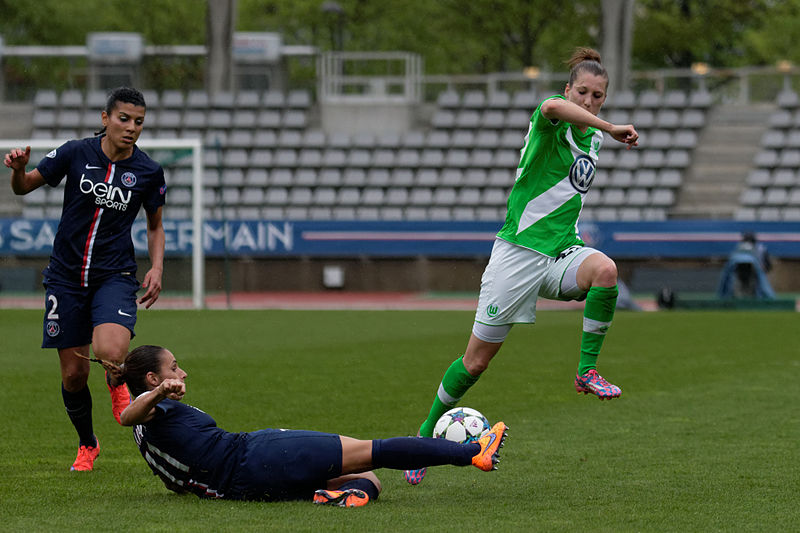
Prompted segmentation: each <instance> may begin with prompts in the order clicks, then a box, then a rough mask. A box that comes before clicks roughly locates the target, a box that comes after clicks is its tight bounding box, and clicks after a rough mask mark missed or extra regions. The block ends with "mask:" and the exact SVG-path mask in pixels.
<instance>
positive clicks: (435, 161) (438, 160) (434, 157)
mask: <svg viewBox="0 0 800 533" xmlns="http://www.w3.org/2000/svg"><path fill="white" fill-rule="evenodd" d="M443 164H444V152H443V151H442V150H439V149H433V148H426V149H424V150H422V154H421V155H420V159H419V165H420V166H421V167H430V168H440V167H441V166H442V165H443Z"/></svg>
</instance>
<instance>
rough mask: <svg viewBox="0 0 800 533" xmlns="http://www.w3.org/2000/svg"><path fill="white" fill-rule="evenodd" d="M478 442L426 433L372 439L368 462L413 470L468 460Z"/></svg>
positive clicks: (469, 462) (375, 465)
mask: <svg viewBox="0 0 800 533" xmlns="http://www.w3.org/2000/svg"><path fill="white" fill-rule="evenodd" d="M480 450H481V446H480V444H478V443H477V442H471V443H469V444H459V443H457V442H452V441H449V440H446V439H433V438H430V437H395V438H392V439H380V440H373V441H372V466H373V467H375V468H394V469H395V470H416V469H418V468H423V467H426V466H438V465H456V466H466V465H469V464H472V458H473V457H474V456H476V455H477V454H478V452H479V451H480Z"/></svg>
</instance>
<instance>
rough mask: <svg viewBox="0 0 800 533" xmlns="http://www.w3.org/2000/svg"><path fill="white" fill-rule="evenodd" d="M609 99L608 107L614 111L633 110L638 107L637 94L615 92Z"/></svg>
mask: <svg viewBox="0 0 800 533" xmlns="http://www.w3.org/2000/svg"><path fill="white" fill-rule="evenodd" d="M608 99H609V102H608V103H607V105H608V107H609V108H612V109H628V110H632V109H634V108H635V107H636V94H634V93H633V92H632V91H614V92H612V93H611V95H610V96H609V98H608Z"/></svg>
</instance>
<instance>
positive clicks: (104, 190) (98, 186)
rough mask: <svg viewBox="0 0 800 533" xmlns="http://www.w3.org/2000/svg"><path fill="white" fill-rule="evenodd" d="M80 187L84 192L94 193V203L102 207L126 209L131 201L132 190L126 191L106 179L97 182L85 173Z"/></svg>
mask: <svg viewBox="0 0 800 533" xmlns="http://www.w3.org/2000/svg"><path fill="white" fill-rule="evenodd" d="M79 187H80V189H81V192H82V193H83V194H94V197H95V198H94V203H95V204H97V205H99V206H101V207H108V208H110V209H116V210H118V211H125V210H127V209H128V203H129V202H130V201H131V191H129V190H128V191H125V190H123V189H122V188H120V187H117V186H116V185H111V184H109V183H106V182H104V181H101V182H98V183H95V182H93V181H92V180H90V179H89V178H87V177H86V175H85V174H84V175H82V176H81V181H80V184H79Z"/></svg>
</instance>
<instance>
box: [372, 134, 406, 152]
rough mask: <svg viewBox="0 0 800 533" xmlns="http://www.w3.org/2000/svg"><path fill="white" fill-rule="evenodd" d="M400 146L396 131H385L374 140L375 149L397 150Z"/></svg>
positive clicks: (398, 135)
mask: <svg viewBox="0 0 800 533" xmlns="http://www.w3.org/2000/svg"><path fill="white" fill-rule="evenodd" d="M399 146H400V134H399V133H398V132H396V131H385V132H383V133H381V134H379V135H378V136H377V138H376V147H378V148H390V149H397V148H398V147H399Z"/></svg>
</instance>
